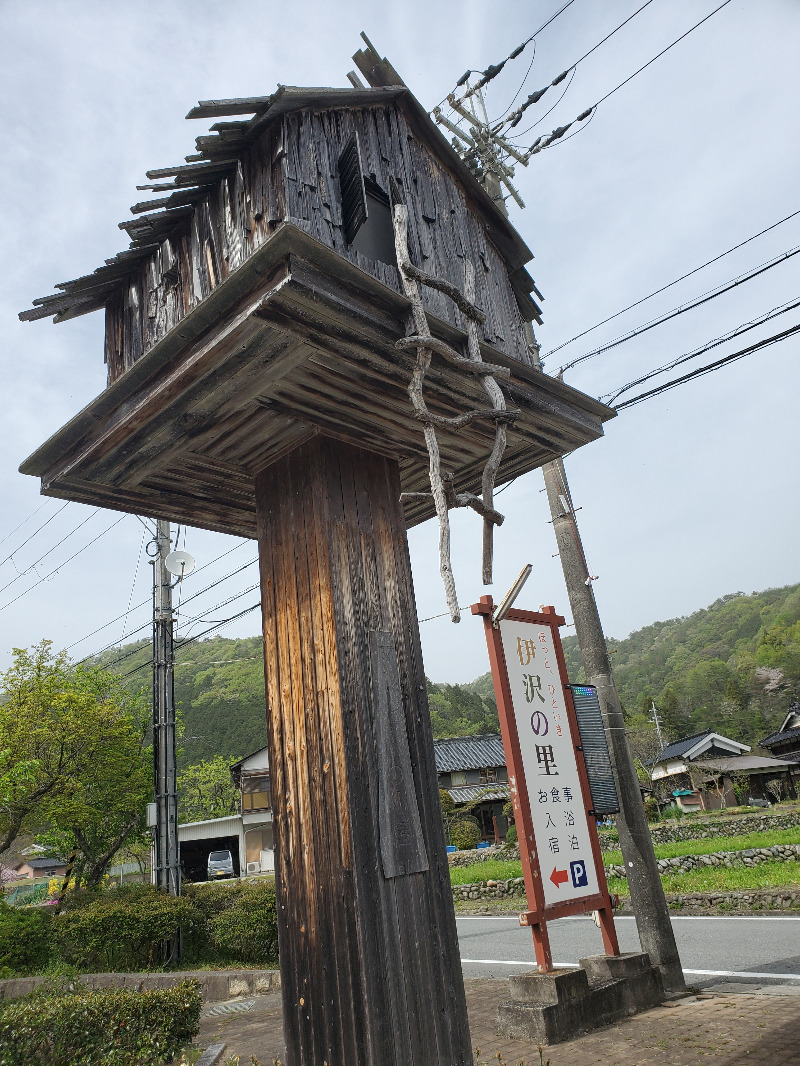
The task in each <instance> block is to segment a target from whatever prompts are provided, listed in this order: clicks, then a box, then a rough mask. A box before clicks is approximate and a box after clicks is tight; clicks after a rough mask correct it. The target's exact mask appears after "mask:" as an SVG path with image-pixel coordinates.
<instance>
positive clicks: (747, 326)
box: [599, 299, 800, 403]
mask: <svg viewBox="0 0 800 1066" xmlns="http://www.w3.org/2000/svg"><path fill="white" fill-rule="evenodd" d="M797 307H800V299H796V300H789V301H788V303H785V304H783V305H782V306H780V307H773V308H772V310H771V311H767V312H766V313H765V314H762V315H759V316H758V317H757V318H754V319H751V320H750V321H749V322H744V323H742V325H740V326H737V327H736V329H733V330H730V331H729V332H728V333H724V334H723V335H722V336H721V337H715V338H714V340H712V341H708V342H707V343H706V344H704V345H702V346H701V347H700V348H695V349H694V351H691V352H686V353H685V354H684V355H680V356H678V358H677V359H672V360H671V361H670V362H669V363H664V364H663V365H662V366H659V367H656V369H655V370H651V371H649V372H648V373H647V374H643V375H642V376H641V377H638V378H635V379H634V380H633V381H629V382H628V384H627V385H623V386H622V388H621V389H614V390H612V391H611V392H607V393H604V395H602V396H600V397H599V398H600V399H601V400H607V401H608V402H609V403H614V401H615V400H616V399H617V398H618V397H619V396H621V395H622V394H623V392H627V391H628V390H629V389H632V388H635V386H636V385H642V384H644V382H645V381H649V380H650V379H651V378H654V377H657V376H658V375H659V374H666V373H667V372H668V371H670V370H674V369H675V367H676V366H680V365H681V364H682V363H688V362H689V361H690V360H692V359H696V358H697V357H698V356H699V355H704V354H705V353H706V352H709V351H711V349H712V348H718V347H719V346H720V344H725V343H726V342H727V341H730V340H733V338H734V337H738V336H740V335H741V334H742V333H748V332H749V331H750V330H751V329H757V328H758V327H759V326H763V325H764V323H765V322H770V321H771V320H772V319H773V318H778V316H779V315H785V314H786V312H787V311H793V310H794V309H795V308H797Z"/></svg>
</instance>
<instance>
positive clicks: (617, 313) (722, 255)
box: [540, 210, 800, 362]
mask: <svg viewBox="0 0 800 1066" xmlns="http://www.w3.org/2000/svg"><path fill="white" fill-rule="evenodd" d="M798 215H800V210H798V211H793V212H792V213H791V215H787V216H786V218H782V219H781V220H780V221H779V222H773V223H772V225H771V226H767V227H766V229H762V230H759V231H758V233H754V234H753V235H752V237H748V238H747V239H746V240H744V241H740V242H739V243H738V244H734V246H733V247H732V248H728V249H727V250H726V251H724V252H720V254H719V255H715V256H714V258H713V259H709V260H708V261H707V262H705V263H701V264H700V266H696V267H694V269H693V270H690V271H689V272H688V273H687V274H681V276H680V277H679V278H675V280H674V281H670V282H669V283H668V284H667V285H662V286H661V288H660V289H656V290H655V292H651V293H648V295H647V296H643V297H642V298H641V300H636V301H635V302H634V303H632V304H628V306H627V307H623V308H622V310H621V311H615V312H614V314H613V315H609V316H608V318H604V319H603V320H602V321H601V322H595V324H594V325H593V326H589V328H588V329H585V330H583V331H582V332H581V333H576V334H575V336H574V337H570V339H569V340H568V341H564V342H563V344H559V345H557V346H556V347H555V348H551V349H550V351H549V352H547V353H546V354H545V355H543V356H541V357H540V358H541V360H542V362H544V360H545V359H547V358H549V357H550V356H551V355H555V353H556V352H560V351H561V349H562V348H566V347H567V345H568V344H572V343H573V341H577V340H580V339H581V337H585V336H586V334H587V333H592V332H593V331H594V330H596V329H599V328H600V326H605V325H606V323H607V322H613V320H614V319H615V318H619V317H620V315H624V314H625V312H626V311H632V310H633V308H634V307H638V306H639V305H640V304H643V303H646V302H647V301H648V300H652V298H653V297H654V296H659V295H660V294H661V293H662V292H666V291H667V289H671V288H672V286H673V285H677V284H678V283H679V282H681V281H686V279H687V278H690V277H692V275H693V274H697V273H699V272H700V271H701V270H705V268H706V267H708V266H712V265H713V264H714V263H718V262H719V261H720V259H724V258H725V256H726V255H730V254H731V252H735V251H737V250H738V249H739V248H744V246H745V245H746V244H749V243H750V242H751V241H754V240H756V238H758V237H763V236H764V234H765V233H769V232H770V230H773V229H776V228H777V227H778V226H782V225H783V223H784V222H788V221H789V220H790V219H792V218H797V216H798Z"/></svg>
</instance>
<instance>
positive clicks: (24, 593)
mask: <svg viewBox="0 0 800 1066" xmlns="http://www.w3.org/2000/svg"><path fill="white" fill-rule="evenodd" d="M127 517H128V516H127V514H124V515H120V517H119V518H118V519H117V520H116V521H115V522H112V523H111V525H110V526H108V527H107V528H106V529H104V530H103V532H102V533H98V534H97V536H96V537H95V538H94V540H90V541H89V543H88V544H84V546H83V547H82V548H80V549H79V550H78V551H76V552H75V554H74V555H70V557H69V559H65V560H64V562H63V563H59V564H58V566H57V567H56V568H55V569H54V570H51V571H50V573H49V574H45V576H44V577H42V578H40V579H39V580H38V581H37V582H36V583H35V584H33V585H30V586H29V587H28V588H26V589H25V591H24V592H20V594H19V596H16V597H15V598H14V599H13V600H9V601H8V603H4V604H3V606H2V607H0V611H5V609H6V608H7V607H10V606H11V604H12V603H16V602H17V601H18V600H21V599H22V597H23V596H27V595H28V593H29V592H32V591H33V590H34V589H35V588H37V587H38V586H39V585H41V584H42V583H43V582H44V581H47V580H48V578H51V577H53V576H54V575H55V574H57V573H58V571H59V570H61V569H62V568H63V567H65V566H66V565H67V563H71V562H72V560H73V559H77V558H78V556H79V555H81V554H82V553H83V552H85V551H86V549H87V548H91V546H92V545H93V544H96V543H97V541H98V540H100V538H101V537H104V536H105V535H106V533H110V532H111V530H112V529H113V528H114V526H118V525H119V524H120V522H122V520H123V519H125V518H127Z"/></svg>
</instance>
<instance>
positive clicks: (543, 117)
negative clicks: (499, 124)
mask: <svg viewBox="0 0 800 1066" xmlns="http://www.w3.org/2000/svg"><path fill="white" fill-rule="evenodd" d="M575 74H576V71H574V70H573V71H572V73H571V74H570V76H569V81H568V82H567V84H566V85H565V86H564V91H563V92H562V94H561V96H559V98H558V99H557V100H556V102H555V103H554V104H553V106H552V107H551V108H549V109H548V110H547V111H545V113H544V114H543V115H542V117H541V118H537V120H536V121H535V122H534V123H533V124H532V125H531V126H528V128H527V129H524V130H523V131H522V132H521V133H516V134H514V136H513V137H509V136H508V135H507V134H506V135H504V139H505V140H507V141H517V140H520V139H521V138H522V137H525V136H526V135H527V134H528V133H530V132H531V130H535V129H536V127H537V126H539V125H541V123H542V122H544V120H545V119H546V118H547V116H548V115H551V114H552V113H553V112H554V111H555V109H556V108H557V107H558V105H559V104H560V103H561V101H562V100H563V99H564V97H565V96H566V95H567V93H568V92H569V87H570V85H572V83H573V81H574V80H575Z"/></svg>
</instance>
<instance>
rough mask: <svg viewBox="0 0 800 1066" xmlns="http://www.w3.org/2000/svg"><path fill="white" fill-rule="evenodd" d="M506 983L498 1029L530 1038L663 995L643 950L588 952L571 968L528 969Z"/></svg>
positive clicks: (557, 1033)
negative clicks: (507, 994) (614, 953)
mask: <svg viewBox="0 0 800 1066" xmlns="http://www.w3.org/2000/svg"><path fill="white" fill-rule="evenodd" d="M508 983H509V991H510V994H511V1000H510V1001H508V1002H506V1003H501V1004H500V1006H499V1007H498V1010H497V1032H498V1035H499V1036H506V1037H512V1038H515V1039H518V1040H520V1039H521V1040H530V1041H532V1042H533V1043H535V1044H559V1043H561V1042H562V1041H563V1040H569V1039H571V1038H572V1037H574V1036H578V1034H579V1033H586V1032H588V1031H589V1030H591V1029H597V1028H599V1027H600V1026H602V1025H608V1024H609V1023H611V1022H615V1021H617V1020H618V1019H619V1018H624V1017H625V1016H626V1015H629V1014H638V1012H639V1011H643V1010H647V1009H648V1008H650V1007H655V1006H657V1005H658V1004H659V1003H663V1001H664V1000H665V998H666V995H665V993H664V988H663V985H662V983H661V974H660V972H659V971H658V969H657V968H656V967H655V966H651V965H650V959H649V957H648V956H647V955H646V954H645V953H644V952H631V953H629V954H625V955H618V956H611V955H593V956H592V957H590V958H588V959H581V960H580V967H579V969H577V970H559V971H555V970H554V971H551V972H550V973H539V972H538V971H532V972H531V973H523V974H519V975H518V976H516V977H511V978H510V979H509V982H508Z"/></svg>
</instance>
